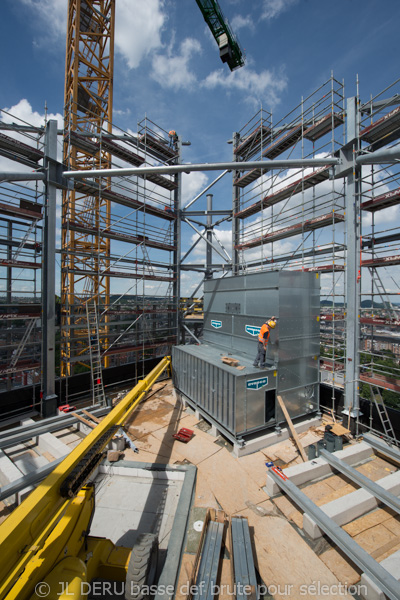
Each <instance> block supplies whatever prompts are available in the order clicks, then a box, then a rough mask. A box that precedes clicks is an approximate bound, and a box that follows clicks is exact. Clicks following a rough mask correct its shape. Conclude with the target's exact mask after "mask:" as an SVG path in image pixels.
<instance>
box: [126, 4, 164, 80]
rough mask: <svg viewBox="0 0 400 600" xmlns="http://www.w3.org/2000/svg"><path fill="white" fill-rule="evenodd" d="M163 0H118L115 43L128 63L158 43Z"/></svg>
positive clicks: (132, 66)
mask: <svg viewBox="0 0 400 600" xmlns="http://www.w3.org/2000/svg"><path fill="white" fill-rule="evenodd" d="M163 8H164V0H146V2H143V0H118V2H117V8H116V11H115V15H116V17H115V47H116V49H117V51H119V52H120V53H121V54H122V56H123V57H124V58H125V60H126V62H127V64H128V67H129V68H130V69H135V68H136V67H138V66H139V64H140V62H141V61H142V59H143V58H144V57H145V56H147V55H149V54H150V53H151V52H152V51H154V50H157V49H158V48H160V47H161V46H162V43H161V31H162V28H163V26H164V24H165V21H166V14H165V13H164V12H163Z"/></svg>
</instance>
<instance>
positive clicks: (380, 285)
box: [368, 267, 397, 321]
mask: <svg viewBox="0 0 400 600" xmlns="http://www.w3.org/2000/svg"><path fill="white" fill-rule="evenodd" d="M368 270H369V272H370V274H371V277H372V281H373V282H374V284H375V287H376V289H377V292H378V294H379V296H380V298H381V300H382V304H383V306H384V307H385V306H386V310H387V311H388V313H389V314H390V317H391V318H392V319H393V320H394V321H395V320H396V319H397V313H396V311H395V309H394V306H393V304H392V303H391V302H390V299H389V296H388V295H387V292H386V290H385V286H384V285H383V283H382V279H381V277H380V275H379V273H378V270H377V269H375V268H374V267H368ZM385 297H386V300H385Z"/></svg>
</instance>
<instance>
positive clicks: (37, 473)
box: [0, 456, 65, 501]
mask: <svg viewBox="0 0 400 600" xmlns="http://www.w3.org/2000/svg"><path fill="white" fill-rule="evenodd" d="M64 458H65V456H62V457H61V458H57V459H56V460H53V461H52V462H51V463H49V464H48V465H44V466H43V467H39V469H35V470H34V471H31V472H30V473H27V474H26V475H24V476H23V477H20V478H19V479H16V480H15V481H13V482H12V483H9V484H7V485H4V486H3V487H1V488H0V501H3V500H4V499H5V498H9V497H10V496H13V495H14V494H17V493H18V492H21V491H22V490H24V489H25V488H27V487H29V486H31V485H35V484H36V483H39V481H42V479H44V478H45V477H47V475H49V474H50V473H51V472H52V471H53V469H55V468H56V466H57V465H58V464H59V463H60V462H61V461H62V460H64Z"/></svg>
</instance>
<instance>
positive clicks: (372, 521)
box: [343, 509, 400, 537]
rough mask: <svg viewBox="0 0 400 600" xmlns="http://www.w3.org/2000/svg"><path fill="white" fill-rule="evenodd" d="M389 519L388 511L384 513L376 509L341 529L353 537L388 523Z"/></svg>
mask: <svg viewBox="0 0 400 600" xmlns="http://www.w3.org/2000/svg"><path fill="white" fill-rule="evenodd" d="M391 518H392V515H391V513H390V512H389V511H386V510H384V509H377V510H375V511H374V512H371V513H369V514H368V515H364V516H362V517H360V518H359V519H356V520H355V521H352V522H351V523H347V524H346V525H343V529H344V530H345V531H347V533H348V534H349V535H351V536H352V537H354V536H356V535H358V534H359V533H361V532H362V531H365V530H366V529H370V528H371V527H375V525H379V524H380V523H385V522H386V521H388V519H391ZM385 526H386V525H385ZM399 528H400V527H399Z"/></svg>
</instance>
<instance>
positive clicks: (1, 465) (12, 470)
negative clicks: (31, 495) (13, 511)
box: [0, 450, 23, 506]
mask: <svg viewBox="0 0 400 600" xmlns="http://www.w3.org/2000/svg"><path fill="white" fill-rule="evenodd" d="M22 475H23V473H22V471H21V470H20V469H19V468H18V467H17V465H15V464H14V463H13V461H12V460H11V459H10V458H8V456H7V455H6V454H5V453H4V452H3V450H0V485H1V486H4V485H7V484H8V483H12V482H13V481H16V480H17V479H20V478H21V477H22ZM16 501H17V496H16V495H15V494H14V495H13V496H10V497H9V498H7V499H6V500H4V503H5V504H6V505H8V506H9V505H11V504H14V503H15V502H16Z"/></svg>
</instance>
